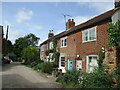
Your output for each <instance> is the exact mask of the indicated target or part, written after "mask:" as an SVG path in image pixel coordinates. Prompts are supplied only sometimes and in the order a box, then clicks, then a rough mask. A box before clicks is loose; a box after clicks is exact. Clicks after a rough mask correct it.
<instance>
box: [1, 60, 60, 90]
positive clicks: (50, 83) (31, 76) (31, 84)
mask: <svg viewBox="0 0 120 90" xmlns="http://www.w3.org/2000/svg"><path fill="white" fill-rule="evenodd" d="M2 70H3V71H2V88H60V87H61V85H60V84H59V83H56V82H55V81H54V80H52V79H50V78H47V77H45V76H43V75H41V74H39V73H38V72H36V71H34V70H32V69H31V68H28V67H26V66H24V65H21V64H20V63H15V62H13V63H10V64H6V65H4V66H3V67H2Z"/></svg>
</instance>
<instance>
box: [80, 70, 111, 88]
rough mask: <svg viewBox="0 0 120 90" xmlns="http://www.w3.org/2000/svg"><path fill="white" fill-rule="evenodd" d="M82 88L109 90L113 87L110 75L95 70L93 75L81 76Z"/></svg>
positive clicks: (85, 74)
mask: <svg viewBox="0 0 120 90" xmlns="http://www.w3.org/2000/svg"><path fill="white" fill-rule="evenodd" d="M82 77H83V80H82V85H81V86H82V87H84V88H111V87H113V83H112V75H111V74H108V73H106V72H104V71H103V70H102V69H100V68H99V69H98V70H95V71H94V72H93V73H84V74H83V75H82Z"/></svg>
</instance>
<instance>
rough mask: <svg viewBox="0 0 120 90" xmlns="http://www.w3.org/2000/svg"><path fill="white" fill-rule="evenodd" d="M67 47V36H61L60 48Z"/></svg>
mask: <svg viewBox="0 0 120 90" xmlns="http://www.w3.org/2000/svg"><path fill="white" fill-rule="evenodd" d="M63 47H67V37H64V38H61V48H63Z"/></svg>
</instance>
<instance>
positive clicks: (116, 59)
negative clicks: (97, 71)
mask: <svg viewBox="0 0 120 90" xmlns="http://www.w3.org/2000/svg"><path fill="white" fill-rule="evenodd" d="M118 63H120V47H109V48H106V50H105V60H104V66H105V69H106V70H107V71H108V73H111V72H112V71H113V70H114V68H115V67H116V66H117V64H118Z"/></svg>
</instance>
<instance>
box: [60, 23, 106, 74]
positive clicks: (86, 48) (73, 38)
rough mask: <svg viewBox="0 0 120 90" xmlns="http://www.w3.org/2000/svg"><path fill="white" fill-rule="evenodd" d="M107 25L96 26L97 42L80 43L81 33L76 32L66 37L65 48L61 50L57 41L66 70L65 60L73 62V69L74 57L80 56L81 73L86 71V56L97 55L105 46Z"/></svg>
mask: <svg viewBox="0 0 120 90" xmlns="http://www.w3.org/2000/svg"><path fill="white" fill-rule="evenodd" d="M107 27H108V23H103V24H102V25H99V26H97V28H96V29H97V40H96V41H91V42H86V43H82V32H77V33H75V34H71V35H69V36H67V47H66V48H61V47H60V45H61V41H60V40H58V46H59V48H60V53H61V55H65V56H66V68H67V60H68V59H69V58H70V59H72V60H73V65H74V68H75V67H76V64H75V63H76V56H77V55H80V59H83V71H84V72H85V71H86V60H85V59H86V56H87V55H98V52H99V50H100V49H101V48H102V47H103V46H106V45H107V41H108V33H107Z"/></svg>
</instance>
